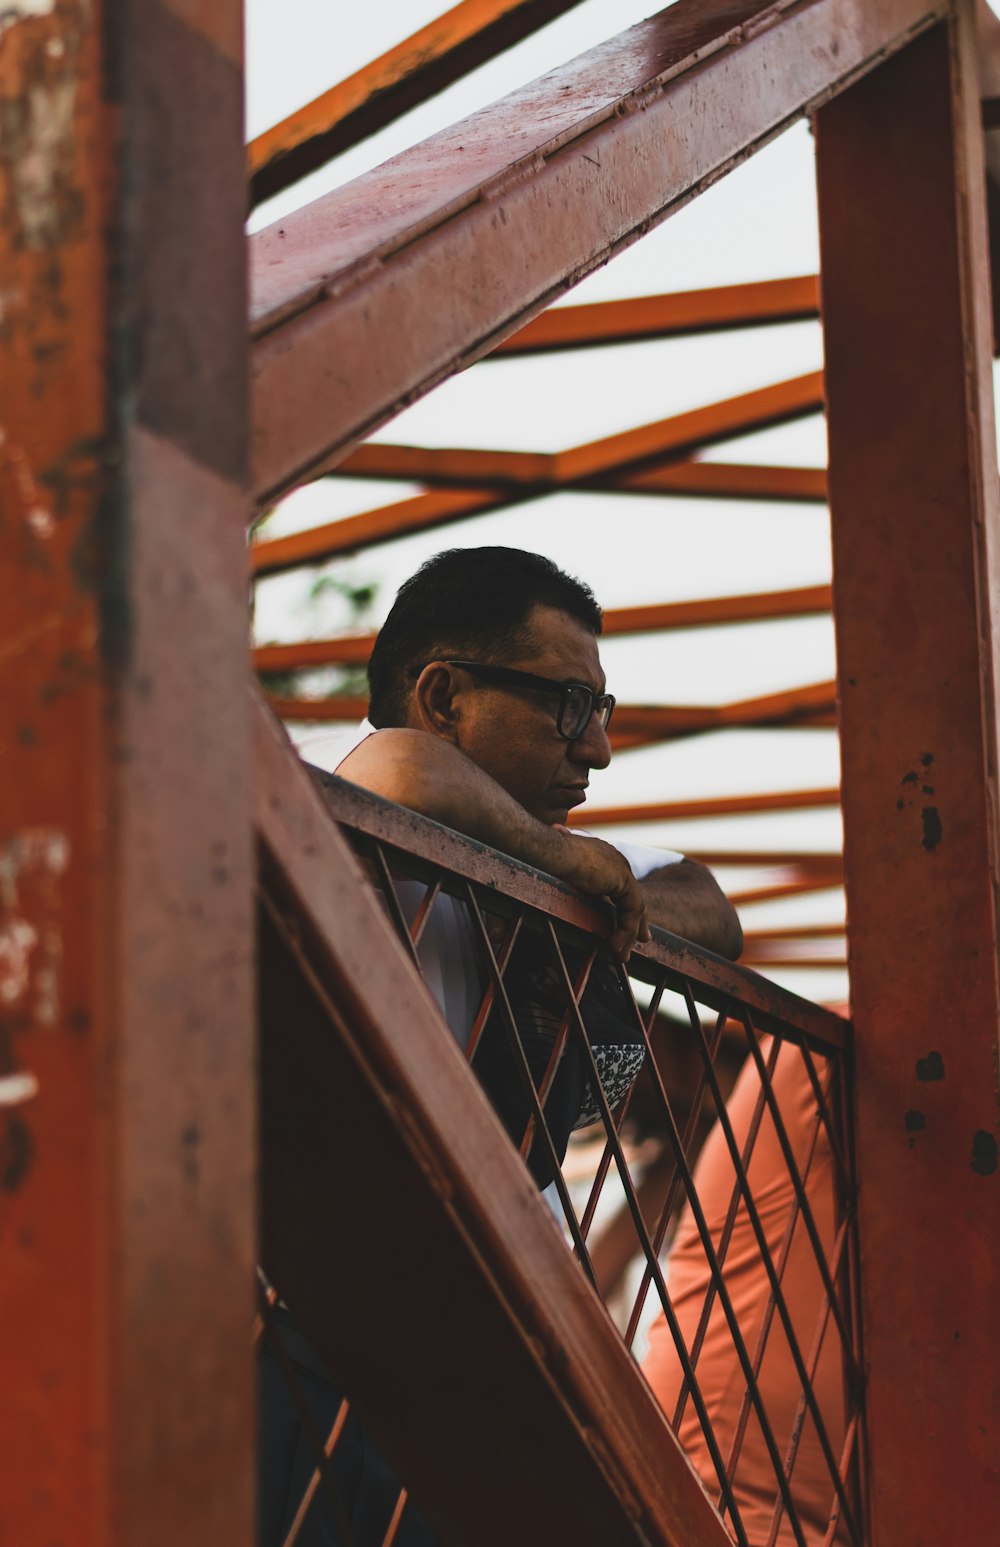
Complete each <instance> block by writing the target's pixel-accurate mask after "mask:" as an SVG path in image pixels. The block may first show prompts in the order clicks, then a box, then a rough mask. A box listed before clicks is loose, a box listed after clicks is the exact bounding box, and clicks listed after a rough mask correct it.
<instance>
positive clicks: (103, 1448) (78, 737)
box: [0, 0, 253, 1547]
mask: <svg viewBox="0 0 1000 1547" xmlns="http://www.w3.org/2000/svg"><path fill="white" fill-rule="evenodd" d="M241 22H242V17H241V7H240V5H239V3H238V0H217V3H215V4H213V5H211V6H206V5H195V4H192V3H191V0H59V4H58V5H56V4H55V3H54V0H31V3H28V0H21V3H18V0H15V3H14V4H13V5H9V6H6V7H4V8H3V10H2V12H0V201H2V208H3V220H2V222H0V705H2V718H3V741H2V771H0V1251H2V1267H0V1371H2V1375H0V1383H2V1392H3V1397H2V1401H0V1455H2V1456H3V1464H2V1471H3V1485H2V1487H0V1541H3V1542H4V1543H10V1544H12V1547H13V1544H14V1543H16V1544H17V1547H35V1544H42V1543H45V1544H51V1543H54V1542H67V1543H68V1542H73V1543H74V1544H78V1547H119V1544H125V1543H129V1544H136V1543H140V1542H141V1543H142V1544H143V1547H159V1544H167V1543H169V1544H171V1547H176V1544H177V1543H179V1542H184V1543H185V1544H186V1547H194V1544H196V1543H197V1544H204V1547H208V1544H213V1547H217V1544H218V1543H219V1542H233V1543H236V1542H239V1543H244V1542H249V1541H251V1540H252V1532H253V1510H252V1502H253V1487H252V1478H253V1472H252V1465H251V1435H252V1400H251V1375H250V1357H249V1338H250V1325H251V1315H252V1299H251V1296H252V1263H253V1228H252V1225H253V1196H252V1185H251V1184H252V1171H253V1148H252V1139H253V1133H252V1115H251V1114H252V1110H253V1100H252V1084H251V1078H252V1015H251V994H250V969H251V962H250V956H251V935H250V927H251V926H250V909H249V899H250V881H251V866H250V860H251V846H250V817H249V810H250V806H249V791H248V778H249V758H248V730H247V723H246V709H247V706H246V698H247V694H246V683H245V677H246V624H245V580H244V574H245V560H244V555H243V539H242V531H243V516H244V506H245V494H246V483H247V475H246V470H247V455H246V423H247V392H246V343H245V336H246V297H245V287H244V253H243V237H242V212H243V205H244V200H245V178H244V164H243V151H242V143H241V142H242V67H241V53H242V37H241V31H242V28H241Z"/></svg>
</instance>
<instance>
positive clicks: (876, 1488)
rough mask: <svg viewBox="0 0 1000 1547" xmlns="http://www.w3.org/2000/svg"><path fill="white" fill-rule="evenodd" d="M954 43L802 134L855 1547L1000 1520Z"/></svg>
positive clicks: (971, 467)
mask: <svg viewBox="0 0 1000 1547" xmlns="http://www.w3.org/2000/svg"><path fill="white" fill-rule="evenodd" d="M974 45H975V37H974V23H973V7H972V5H971V4H967V3H965V0H962V3H959V4H957V5H956V6H955V7H954V9H953V12H952V16H951V19H950V21H949V24H948V25H947V26H941V27H938V28H936V29H934V31H932V32H931V33H929V34H928V35H927V36H926V37H924V38H922V39H921V40H919V41H917V42H915V43H913V44H912V45H911V46H910V47H909V48H908V49H906V50H905V51H904V52H903V53H902V54H901V55H900V56H899V57H898V58H897V59H896V60H894V61H892V62H890V63H888V64H886V65H885V66H884V67H883V68H882V69H880V70H879V71H878V72H877V74H875V75H873V76H872V77H871V78H870V79H869V80H867V81H864V82H862V83H861V84H859V85H857V86H855V87H854V88H853V89H852V90H851V91H849V92H847V93H845V94H844V95H843V96H842V97H841V98H839V99H838V100H837V101H836V102H834V103H833V104H831V105H830V106H829V107H827V108H825V109H824V111H823V112H822V113H821V114H820V115H819V117H818V120H817V125H816V131H817V163H818V175H819V208H820V228H821V251H822V269H823V281H822V292H823V320H824V327H825V331H826V357H827V393H828V411H829V429H830V499H831V514H832V524H833V549H834V611H835V623H836V630H837V644H838V657H839V673H840V720H841V744H842V756H843V793H842V798H843V807H844V860H845V885H846V891H847V904H848V934H849V941H850V957H851V995H852V1003H853V1008H854V1015H855V1021H856V1026H857V1086H856V1102H857V1142H858V1171H859V1185H860V1199H859V1209H860V1229H861V1250H862V1262H863V1274H862V1288H863V1295H864V1326H865V1346H866V1357H867V1369H868V1416H869V1439H870V1457H869V1460H870V1466H869V1471H868V1478H869V1486H870V1498H871V1524H872V1542H873V1544H874V1547H894V1544H895V1543H898V1542H901V1541H910V1542H920V1543H924V1542H926V1543H932V1542H935V1543H936V1542H943V1541H963V1542H974V1541H985V1540H988V1539H989V1537H990V1536H991V1535H992V1534H994V1533H995V1531H996V1521H997V1518H998V1515H1000V1492H998V1479H1000V1468H998V1464H997V1462H998V1457H1000V1342H998V1339H997V1336H996V1306H997V1241H998V1240H1000V1171H998V1168H997V1158H996V1157H997V1122H998V1058H997V1053H998V1038H997V1027H998V1018H1000V1017H998V1009H1000V1004H998V980H997V973H998V960H997V902H996V899H997V877H998V873H1000V870H998V854H997V834H998V830H1000V812H998V795H997V767H998V759H997V706H996V680H995V670H996V668H995V660H996V649H997V638H998V633H997V629H998V592H997V573H998V571H997V543H998V538H1000V511H998V490H997V466H996V436H995V428H994V420H993V394H992V385H991V380H990V370H991V337H992V334H991V326H990V321H991V319H990V289H989V264H988V255H987V231H986V217H985V208H984V198H983V186H984V185H983V168H982V131H981V125H980V114H979V93H978V82H977V74H976V64H975V47H974ZM932 296H933V304H932V305H928V304H927V301H928V298H929V297H932ZM873 424H877V425H878V432H877V434H874V435H873V434H872V433H871V432H870V431H871V426H872V425H873Z"/></svg>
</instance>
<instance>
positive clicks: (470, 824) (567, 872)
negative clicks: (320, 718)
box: [337, 729, 649, 960]
mask: <svg viewBox="0 0 1000 1547" xmlns="http://www.w3.org/2000/svg"><path fill="white" fill-rule="evenodd" d="M337 772H338V773H339V774H340V776H341V777H342V778H344V779H349V780H351V782H352V783H354V784H359V785H361V786H362V788H364V789H367V790H371V791H372V792H373V794H376V795H383V796H384V797H385V798H386V799H387V800H394V801H396V803H397V804H398V805H401V806H408V807H409V809H410V810H411V811H419V812H420V813H421V815H422V816H428V817H433V818H434V820H435V821H437V822H442V823H444V825H445V826H446V827H453V828H455V830H456V831H457V832H460V833H465V834H466V836H467V837H469V838H477V839H478V840H479V841H480V843H488V844H489V845H490V847H491V848H494V849H500V850H502V852H503V853H505V854H510V855H513V857H514V858H515V859H520V860H523V861H524V863H525V864H528V865H533V866H534V867H535V868H536V869H537V870H544V871H546V872H547V873H548V874H549V875H552V876H558V877H559V878H560V879H561V880H563V881H567V882H568V883H569V884H570V885H571V886H576V887H578V888H579V889H580V890H581V891H583V892H587V893H589V894H590V895H591V896H594V897H606V898H608V899H609V900H610V901H611V902H613V903H614V905H615V907H616V908H617V910H618V921H617V928H616V929H615V930H614V931H613V933H612V935H611V936H610V945H611V948H612V950H613V951H614V952H615V953H616V954H617V955H618V956H620V957H622V959H623V960H627V959H628V955H629V952H630V950H631V948H632V946H633V945H634V944H635V941H636V940H637V939H639V940H648V939H649V929H648V925H647V922H646V909H645V900H644V897H643V893H642V891H641V890H640V888H639V884H638V882H637V881H636V879H635V877H634V876H633V874H632V871H631V870H630V869H629V866H628V862H627V861H626V860H625V859H624V858H623V856H622V855H621V854H619V853H618V851H617V849H615V848H614V847H613V846H612V845H611V844H608V843H605V842H604V841H603V840H602V839H600V838H593V837H590V836H583V835H582V834H574V833H570V832H569V830H568V829H567V828H565V827H547V826H546V825H545V823H544V822H540V821H538V820H537V818H536V817H533V816H532V815H531V814H530V812H528V811H526V810H525V809H524V807H523V806H522V805H521V804H520V803H519V802H518V801H516V800H515V799H514V798H513V796H512V795H510V794H509V793H508V792H507V791H506V790H505V789H503V788H502V786H501V785H499V784H497V782H496V780H495V779H492V778H491V777H490V776H489V774H487V773H485V772H484V771H483V769H481V768H480V767H479V766H478V764H476V763H474V762H472V760H471V758H468V757H466V755H465V754H464V752H461V751H459V750H458V748H456V747H454V746H453V745H452V744H451V743H450V742H447V741H444V740H441V739H439V738H437V737H434V736H429V735H427V734H426V733H425V732H423V731H413V730H402V729H400V730H384V731H378V732H376V734H375V735H373V736H369V737H368V739H367V741H363V742H362V743H361V745H360V746H359V747H356V748H355V749H354V751H353V752H351V753H350V754H349V755H348V756H347V757H346V758H345V759H344V761H343V762H342V763H341V765H340V767H339V768H338V770H337Z"/></svg>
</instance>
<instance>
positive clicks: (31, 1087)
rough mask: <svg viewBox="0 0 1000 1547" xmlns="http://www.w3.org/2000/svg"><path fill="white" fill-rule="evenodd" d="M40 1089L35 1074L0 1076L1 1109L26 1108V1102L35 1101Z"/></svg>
mask: <svg viewBox="0 0 1000 1547" xmlns="http://www.w3.org/2000/svg"><path fill="white" fill-rule="evenodd" d="M40 1089H41V1087H40V1085H39V1083H38V1080H37V1078H36V1077H35V1075H33V1074H27V1073H23V1072H22V1073H20V1074H5V1075H0V1108H3V1107H6V1108H8V1109H9V1108H11V1107H21V1106H24V1104H25V1102H26V1101H34V1099H35V1097H36V1096H37V1095H38V1092H39V1090H40Z"/></svg>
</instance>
